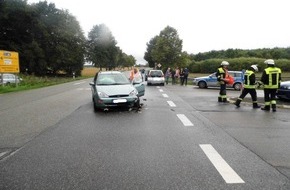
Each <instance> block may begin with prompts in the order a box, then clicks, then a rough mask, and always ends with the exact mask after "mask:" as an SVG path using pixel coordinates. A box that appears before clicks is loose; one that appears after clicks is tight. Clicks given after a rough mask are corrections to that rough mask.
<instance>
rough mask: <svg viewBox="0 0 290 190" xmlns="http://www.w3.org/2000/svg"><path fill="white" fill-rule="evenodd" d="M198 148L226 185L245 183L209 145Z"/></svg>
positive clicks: (201, 145)
mask: <svg viewBox="0 0 290 190" xmlns="http://www.w3.org/2000/svg"><path fill="white" fill-rule="evenodd" d="M199 146H200V148H201V149H202V150H203V152H204V153H205V155H206V156H207V157H208V159H209V160H210V161H211V163H212V164H213V165H214V167H215V168H216V169H217V171H218V172H219V173H220V174H221V176H222V177H223V178H224V180H225V181H226V183H245V182H244V181H243V180H242V178H241V177H240V176H239V175H238V174H237V173H236V172H235V171H234V170H233V169H232V168H231V167H230V166H229V165H228V163H227V162H226V161H225V160H224V159H223V158H222V157H221V155H220V154H219V153H218V152H217V151H216V150H215V149H214V147H213V146H212V145H211V144H200V145H199Z"/></svg>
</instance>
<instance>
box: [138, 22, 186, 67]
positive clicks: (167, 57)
mask: <svg viewBox="0 0 290 190" xmlns="http://www.w3.org/2000/svg"><path fill="white" fill-rule="evenodd" d="M181 55H182V40H181V39H179V36H178V33H177V30H176V29H174V28H172V27H170V26H167V27H165V29H164V30H162V31H161V32H160V34H159V36H155V37H154V38H153V39H151V40H150V43H148V44H147V52H145V56H144V59H145V60H146V61H148V62H149V64H150V63H151V64H152V62H154V64H155V63H160V64H161V65H162V66H164V67H174V66H179V65H180V64H181V63H180V61H182V59H181Z"/></svg>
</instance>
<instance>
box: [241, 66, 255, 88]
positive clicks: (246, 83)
mask: <svg viewBox="0 0 290 190" xmlns="http://www.w3.org/2000/svg"><path fill="white" fill-rule="evenodd" d="M253 74H254V71H251V70H246V72H245V75H244V88H248V89H254V88H255V83H253V82H252V83H251V81H250V77H251V75H253ZM254 82H255V81H254Z"/></svg>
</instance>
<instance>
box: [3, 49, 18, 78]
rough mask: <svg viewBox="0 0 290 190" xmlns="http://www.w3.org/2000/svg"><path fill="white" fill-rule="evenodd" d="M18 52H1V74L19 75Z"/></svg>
mask: <svg viewBox="0 0 290 190" xmlns="http://www.w3.org/2000/svg"><path fill="white" fill-rule="evenodd" d="M19 72H20V70H19V58H18V52H13V51H5V50H0V73H19Z"/></svg>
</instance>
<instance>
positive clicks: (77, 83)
mask: <svg viewBox="0 0 290 190" xmlns="http://www.w3.org/2000/svg"><path fill="white" fill-rule="evenodd" d="M85 82H86V81H80V82H76V83H74V84H73V85H80V84H84V83H85Z"/></svg>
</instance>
